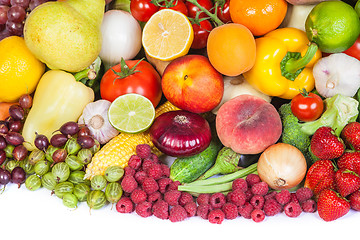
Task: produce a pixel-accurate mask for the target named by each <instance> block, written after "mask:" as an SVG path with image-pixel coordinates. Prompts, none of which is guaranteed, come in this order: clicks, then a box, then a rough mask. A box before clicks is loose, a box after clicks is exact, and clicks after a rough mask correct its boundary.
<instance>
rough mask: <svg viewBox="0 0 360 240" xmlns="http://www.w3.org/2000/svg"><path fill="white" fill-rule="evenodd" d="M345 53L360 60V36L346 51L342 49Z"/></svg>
mask: <svg viewBox="0 0 360 240" xmlns="http://www.w3.org/2000/svg"><path fill="white" fill-rule="evenodd" d="M344 53H346V54H347V55H349V56H351V57H354V58H356V59H358V60H360V36H359V37H358V39H357V40H356V41H355V43H354V44H353V45H352V46H351V47H350V48H349V49H347V50H346V51H344Z"/></svg>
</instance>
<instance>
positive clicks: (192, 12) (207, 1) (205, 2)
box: [185, 0, 214, 18]
mask: <svg viewBox="0 0 360 240" xmlns="http://www.w3.org/2000/svg"><path fill="white" fill-rule="evenodd" d="M197 2H198V3H199V4H200V5H201V6H203V7H204V8H205V9H206V10H208V11H210V12H212V8H213V7H214V4H213V2H212V1H211V0H197ZM185 5H186V7H187V9H188V13H189V17H191V18H195V16H196V12H197V11H200V9H199V8H198V7H197V6H195V5H194V4H192V3H190V2H186V3H185ZM204 17H208V15H207V14H206V13H204V12H202V13H200V15H199V18H204Z"/></svg>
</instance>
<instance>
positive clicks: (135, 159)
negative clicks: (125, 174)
mask: <svg viewBox="0 0 360 240" xmlns="http://www.w3.org/2000/svg"><path fill="white" fill-rule="evenodd" d="M141 164H142V160H141V158H140V157H139V156H137V155H135V154H134V155H132V156H131V157H130V159H129V162H128V166H129V167H132V168H133V169H135V170H137V169H139V168H140V167H141Z"/></svg>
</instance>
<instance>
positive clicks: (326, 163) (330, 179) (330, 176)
mask: <svg viewBox="0 0 360 240" xmlns="http://www.w3.org/2000/svg"><path fill="white" fill-rule="evenodd" d="M335 186H336V185H335V167H334V165H333V163H332V161H331V160H318V161H316V162H315V163H314V164H313V165H311V167H310V168H309V170H308V172H307V173H306V178H305V184H304V187H307V188H310V189H311V190H312V191H313V192H314V195H315V196H317V195H318V194H319V193H320V192H321V191H322V190H324V189H327V188H331V189H335Z"/></svg>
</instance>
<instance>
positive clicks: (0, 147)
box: [0, 136, 7, 150]
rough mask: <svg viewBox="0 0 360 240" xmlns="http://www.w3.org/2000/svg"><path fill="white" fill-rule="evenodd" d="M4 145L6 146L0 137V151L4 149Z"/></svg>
mask: <svg viewBox="0 0 360 240" xmlns="http://www.w3.org/2000/svg"><path fill="white" fill-rule="evenodd" d="M6 145H7V143H6V140H5V138H4V137H3V136H0V149H1V150H3V149H5V148H6Z"/></svg>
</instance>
